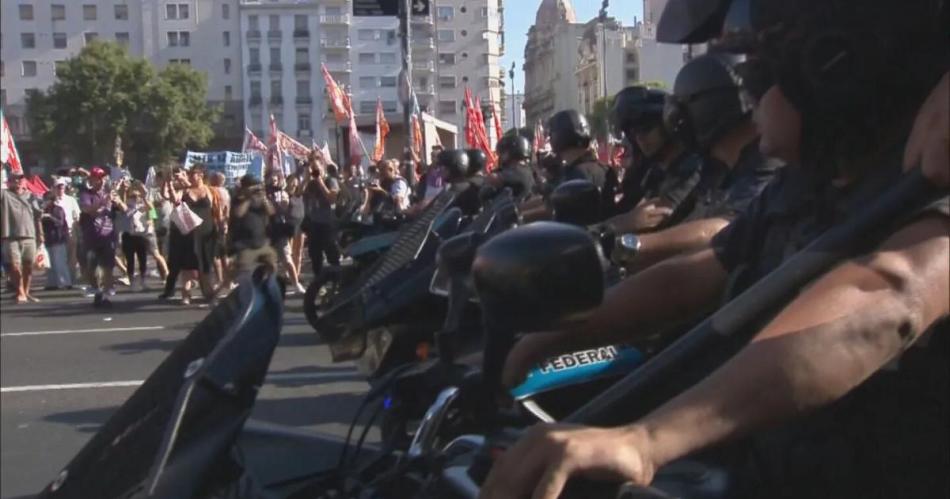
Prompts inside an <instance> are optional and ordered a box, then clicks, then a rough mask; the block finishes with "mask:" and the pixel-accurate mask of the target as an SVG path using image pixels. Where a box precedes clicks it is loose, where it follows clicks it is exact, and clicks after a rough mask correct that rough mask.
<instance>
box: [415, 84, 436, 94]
mask: <svg viewBox="0 0 950 499" xmlns="http://www.w3.org/2000/svg"><path fill="white" fill-rule="evenodd" d="M416 94H418V95H435V85H416Z"/></svg>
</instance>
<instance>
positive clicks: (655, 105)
mask: <svg viewBox="0 0 950 499" xmlns="http://www.w3.org/2000/svg"><path fill="white" fill-rule="evenodd" d="M665 102H666V92H663V91H662V90H657V89H651V88H647V87H643V86H639V85H637V86H632V87H627V88H625V89H623V90H621V91H620V92H618V93H617V95H615V96H614V104H613V107H612V108H611V109H610V124H611V126H612V127H613V133H614V136H616V137H623V138H624V139H625V140H626V142H628V145H629V147H628V149H627V154H625V155H624V163H625V164H624V173H623V180H622V181H621V182H620V192H621V195H622V197H621V200H620V201H619V202H618V206H617V209H618V211H619V212H620V213H625V212H628V211H631V210H633V209H634V208H635V207H636V206H637V205H638V204H640V201H641V200H643V199H644V197H650V198H652V197H656V196H657V195H658V190H659V188H660V184H661V183H662V182H663V177H664V172H665V170H664V169H663V168H662V167H661V166H660V164H659V163H657V162H656V161H653V160H652V159H648V158H647V156H646V155H645V154H644V153H643V149H641V148H640V146H639V145H638V144H637V141H636V131H637V130H641V129H646V130H649V129H651V128H652V127H653V126H655V125H656V123H657V122H658V120H660V119H662V117H663V105H664V103H665Z"/></svg>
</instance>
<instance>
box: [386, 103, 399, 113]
mask: <svg viewBox="0 0 950 499" xmlns="http://www.w3.org/2000/svg"><path fill="white" fill-rule="evenodd" d="M396 111H397V109H396V101H394V100H384V101H383V112H384V113H395V112H396Z"/></svg>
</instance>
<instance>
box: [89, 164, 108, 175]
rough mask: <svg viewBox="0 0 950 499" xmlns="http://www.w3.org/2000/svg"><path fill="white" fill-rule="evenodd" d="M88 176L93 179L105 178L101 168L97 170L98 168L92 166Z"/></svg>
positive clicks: (104, 172)
mask: <svg viewBox="0 0 950 499" xmlns="http://www.w3.org/2000/svg"><path fill="white" fill-rule="evenodd" d="M89 175H91V176H93V177H105V176H106V171H105V170H103V169H102V168H99V167H98V166H94V167H92V170H89Z"/></svg>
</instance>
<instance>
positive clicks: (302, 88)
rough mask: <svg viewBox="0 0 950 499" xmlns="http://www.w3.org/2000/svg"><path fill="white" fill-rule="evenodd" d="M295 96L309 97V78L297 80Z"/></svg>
mask: <svg viewBox="0 0 950 499" xmlns="http://www.w3.org/2000/svg"><path fill="white" fill-rule="evenodd" d="M297 97H310V80H297Z"/></svg>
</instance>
